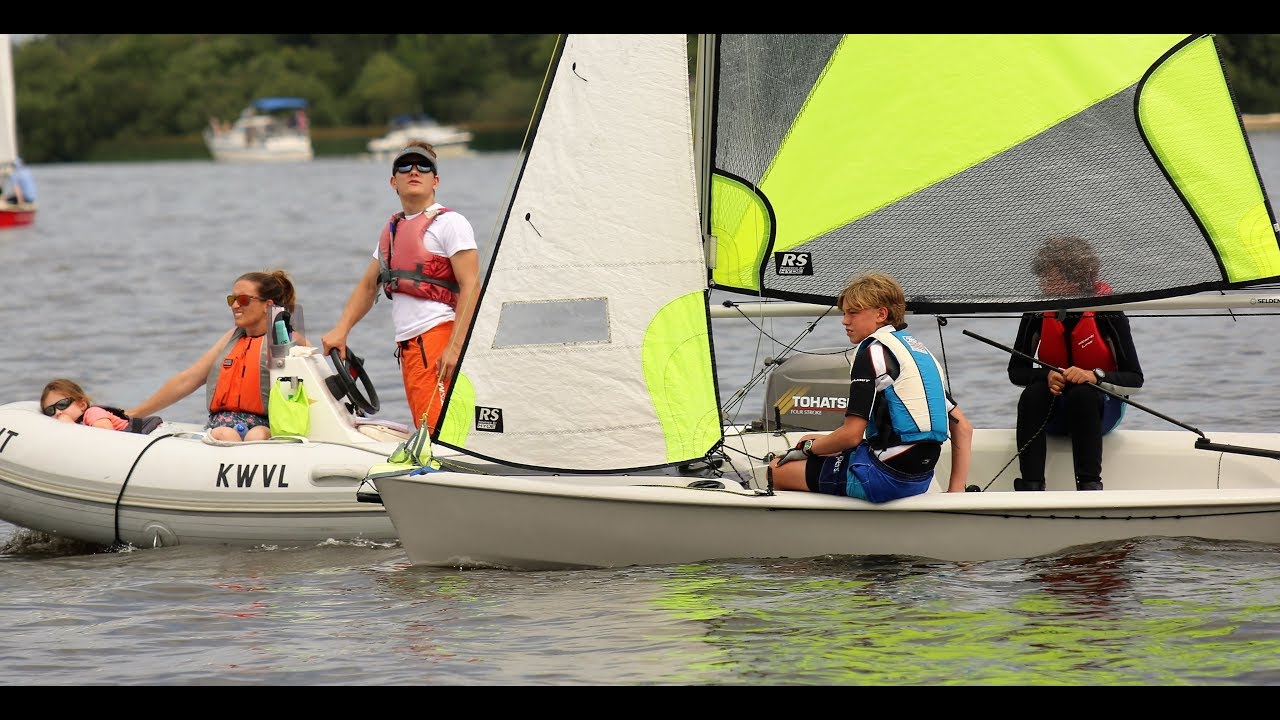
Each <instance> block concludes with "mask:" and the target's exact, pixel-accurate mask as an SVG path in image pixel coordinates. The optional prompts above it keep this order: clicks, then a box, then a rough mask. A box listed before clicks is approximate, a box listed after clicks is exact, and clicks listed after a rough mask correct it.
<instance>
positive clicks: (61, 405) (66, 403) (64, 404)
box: [42, 398, 75, 417]
mask: <svg viewBox="0 0 1280 720" xmlns="http://www.w3.org/2000/svg"><path fill="white" fill-rule="evenodd" d="M73 402H75V400H72V399H71V398H62V399H61V400H59V401H58V402H56V403H54V404H52V405H50V406H49V407H47V408H45V409H44V410H43V411H42V412H43V413H44V414H45V415H48V416H49V417H53V416H54V415H57V414H58V412H59V411H61V410H66V409H67V408H69V407H71V403H73Z"/></svg>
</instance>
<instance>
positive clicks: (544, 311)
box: [493, 298, 609, 348]
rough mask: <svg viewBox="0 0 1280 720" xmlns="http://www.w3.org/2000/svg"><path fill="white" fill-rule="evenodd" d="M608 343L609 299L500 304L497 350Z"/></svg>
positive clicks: (495, 342) (495, 336)
mask: <svg viewBox="0 0 1280 720" xmlns="http://www.w3.org/2000/svg"><path fill="white" fill-rule="evenodd" d="M607 342H609V301H608V298H581V299H572V300H547V301H539V302H508V303H503V304H502V312H501V313H500V315H499V317H498V331H497V333H496V334H495V335H494V339H493V346H494V347H496V348H503V347H518V346H521V345H565V344H578V343H607Z"/></svg>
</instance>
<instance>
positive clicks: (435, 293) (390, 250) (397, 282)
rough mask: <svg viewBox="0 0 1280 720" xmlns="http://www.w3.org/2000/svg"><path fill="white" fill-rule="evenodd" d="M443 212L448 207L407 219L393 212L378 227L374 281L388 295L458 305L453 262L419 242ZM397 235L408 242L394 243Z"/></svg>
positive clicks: (446, 210) (454, 306)
mask: <svg viewBox="0 0 1280 720" xmlns="http://www.w3.org/2000/svg"><path fill="white" fill-rule="evenodd" d="M446 212H449V208H446V207H442V208H438V209H436V210H432V211H430V212H424V213H419V214H418V215H415V216H414V217H413V218H412V219H409V220H406V219H405V217H404V213H402V212H401V213H396V214H395V215H392V216H391V222H389V223H387V226H386V227H385V228H383V229H382V236H381V237H380V238H378V258H379V259H380V261H381V265H382V267H381V270H380V271H379V272H378V282H379V283H380V284H381V285H382V292H384V293H386V296H387V297H388V298H389V297H391V293H393V292H399V293H406V294H408V295H413V296H415V297H420V298H423V299H425V300H435V301H436V302H441V303H444V304H445V305H448V306H449V307H451V308H456V307H457V306H458V279H457V278H456V277H455V276H454V274H453V264H452V263H450V262H449V258H447V257H443V256H440V255H436V254H435V253H433V252H430V251H428V250H427V246H426V243H424V242H423V241H422V238H423V236H424V235H425V234H426V232H427V228H429V227H431V223H432V222H434V221H435V219H436V218H437V217H438V216H439V215H440V213H446ZM397 234H403V235H404V237H406V238H409V241H407V242H402V243H396V235H397Z"/></svg>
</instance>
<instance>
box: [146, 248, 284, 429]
mask: <svg viewBox="0 0 1280 720" xmlns="http://www.w3.org/2000/svg"><path fill="white" fill-rule="evenodd" d="M296 303H297V297H296V295H295V292H294V288H293V282H292V281H291V280H290V279H289V276H288V275H287V274H286V273H285V271H284V270H275V271H273V272H270V273H266V272H249V273H245V274H244V275H241V276H240V277H239V278H237V279H236V282H235V284H234V285H233V286H232V287H231V294H230V295H228V296H227V305H229V306H230V307H231V318H232V320H233V321H234V323H235V326H234V327H232V328H231V329H230V330H228V331H226V332H225V333H223V334H222V337H220V338H218V340H217V341H216V342H214V343H213V345H212V346H211V347H210V348H209V349H208V350H206V351H205V352H204V354H203V355H201V356H200V359H199V360H196V361H195V363H194V364H192V365H191V367H189V368H187V369H185V370H183V371H181V372H179V373H178V374H177V375H174V376H173V377H171V378H169V379H168V380H166V381H165V383H164V384H163V385H161V386H160V389H159V390H157V391H156V392H155V394H153V395H152V396H151V397H149V398H147V399H146V400H144V401H143V402H142V403H140V404H139V405H137V406H136V407H134V408H132V409H131V410H129V414H130V415H134V416H138V415H147V414H151V413H155V412H159V411H160V410H162V409H164V408H166V407H169V406H170V405H172V404H174V403H176V402H178V401H179V400H181V399H183V398H185V397H187V396H188V395H190V394H191V393H193V392H195V391H196V389H197V388H199V387H200V386H201V385H204V386H205V397H206V399H207V405H208V408H209V422H208V424H207V425H206V426H205V427H206V428H207V429H208V431H209V437H210V438H212V439H214V440H221V441H225V442H240V441H242V440H267V439H270V437H271V426H270V422H269V421H268V419H267V407H268V405H269V402H268V397H269V393H270V390H271V382H270V380H271V372H270V369H269V367H268V361H269V360H270V343H271V341H270V338H269V335H268V330H270V328H271V318H272V316H271V310H272V308H274V307H283V308H285V309H286V310H289V311H290V312H293V311H295V309H296V308H295V306H296ZM297 337H298V336H297V333H294V338H295V339H296V338H297ZM237 426H238V427H237Z"/></svg>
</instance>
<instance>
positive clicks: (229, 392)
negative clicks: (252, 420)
mask: <svg viewBox="0 0 1280 720" xmlns="http://www.w3.org/2000/svg"><path fill="white" fill-rule="evenodd" d="M269 353H270V349H269V348H268V343H267V342H266V336H265V335H259V336H257V337H249V336H248V335H246V334H245V331H244V328H239V327H238V328H236V331H235V332H234V333H232V335H231V342H229V343H227V347H226V350H224V352H223V357H222V361H221V362H217V363H214V364H213V367H212V368H210V370H209V377H208V379H206V380H205V384H204V385H205V388H206V389H205V398H206V399H207V400H208V404H209V412H222V411H224V410H231V411H234V412H247V413H253V414H254V415H262V416H264V417H265V416H266V414H267V402H268V401H267V398H268V393H270V391H271V366H270V364H269V360H270V358H269Z"/></svg>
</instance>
